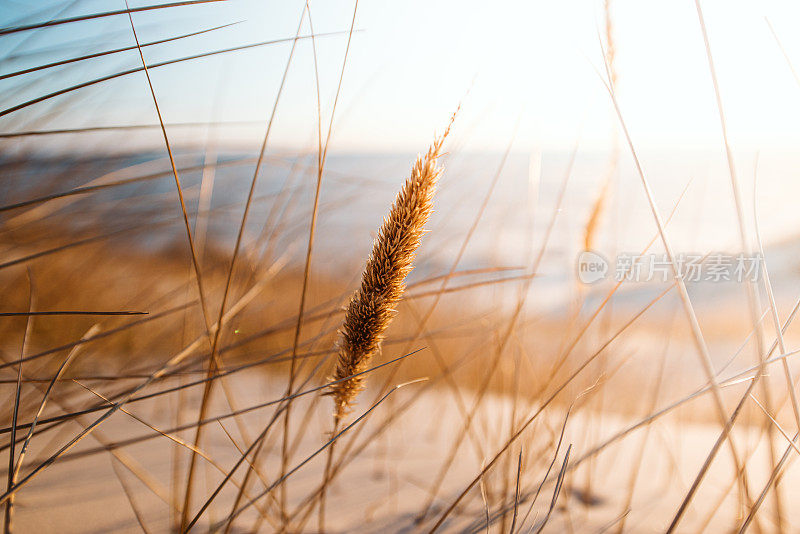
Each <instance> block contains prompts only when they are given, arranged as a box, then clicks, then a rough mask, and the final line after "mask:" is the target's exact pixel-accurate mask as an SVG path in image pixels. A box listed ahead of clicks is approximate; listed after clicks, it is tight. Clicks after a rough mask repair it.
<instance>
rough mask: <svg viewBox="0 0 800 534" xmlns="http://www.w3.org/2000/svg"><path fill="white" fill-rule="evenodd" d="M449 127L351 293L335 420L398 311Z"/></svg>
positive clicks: (416, 171) (400, 198)
mask: <svg viewBox="0 0 800 534" xmlns="http://www.w3.org/2000/svg"><path fill="white" fill-rule="evenodd" d="M451 124H452V122H451ZM449 130H450V128H449V126H448V128H447V130H446V131H445V133H444V134H443V135H442V136H441V137H439V138H437V139H436V140H435V141H434V143H433V144H432V145H431V147H430V148H429V149H428V152H427V153H426V154H425V155H424V156H417V160H416V162H415V163H414V167H413V168H412V170H411V176H410V177H409V178H408V179H407V180H406V182H405V183H404V184H403V187H402V188H401V189H400V192H399V193H398V195H397V198H396V199H395V201H394V203H393V204H392V208H391V210H390V212H389V215H387V216H386V218H385V219H384V220H383V225H382V226H381V229H380V232H379V233H378V237H377V238H376V239H375V242H374V244H373V246H372V253H371V254H370V256H369V258H368V259H367V264H366V266H365V267H364V272H363V274H362V276H361V285H360V287H359V288H358V289H357V290H356V292H355V293H354V294H353V296H352V297H351V298H350V303H349V304H348V306H347V311H346V313H345V318H344V322H343V324H342V327H341V328H340V330H339V340H338V343H337V351H338V360H337V364H336V369H335V371H334V373H333V376H332V378H331V380H332V381H335V380H341V382H337V383H336V384H333V385H332V386H331V388H330V390H329V391H328V394H329V395H332V396H333V400H334V405H335V412H334V416H335V417H336V419H337V420H341V418H343V417H344V416H345V415H347V413H349V411H350V410H351V407H352V404H353V402H354V401H355V398H356V396H357V395H358V393H359V392H360V391H361V390H362V389H364V375H359V376H355V377H353V376H352V375H354V374H356V373H360V372H362V371H364V370H365V369H366V368H367V366H368V365H369V363H370V361H371V359H372V356H373V355H374V353H375V352H376V351H377V350H379V347H380V343H381V341H382V340H383V335H384V332H385V331H386V328H387V327H388V326H389V323H390V322H391V320H392V318H393V317H394V315H395V313H396V312H395V305H396V304H397V302H398V301H399V300H400V298H401V297H402V295H403V291H404V290H405V278H406V276H407V275H408V273H409V272H410V271H411V269H412V268H413V261H414V257H415V252H416V250H417V247H418V246H419V244H420V242H421V240H422V236H423V235H424V234H425V224H426V223H427V221H428V218H429V217H430V215H431V212H432V211H433V195H434V193H435V192H436V183H437V180H438V178H439V175H440V174H441V172H442V169H441V168H440V167H438V166H437V160H438V158H439V156H440V155H441V149H442V143H443V142H444V139H445V137H446V136H447V133H448V132H449ZM348 377H350V378H348Z"/></svg>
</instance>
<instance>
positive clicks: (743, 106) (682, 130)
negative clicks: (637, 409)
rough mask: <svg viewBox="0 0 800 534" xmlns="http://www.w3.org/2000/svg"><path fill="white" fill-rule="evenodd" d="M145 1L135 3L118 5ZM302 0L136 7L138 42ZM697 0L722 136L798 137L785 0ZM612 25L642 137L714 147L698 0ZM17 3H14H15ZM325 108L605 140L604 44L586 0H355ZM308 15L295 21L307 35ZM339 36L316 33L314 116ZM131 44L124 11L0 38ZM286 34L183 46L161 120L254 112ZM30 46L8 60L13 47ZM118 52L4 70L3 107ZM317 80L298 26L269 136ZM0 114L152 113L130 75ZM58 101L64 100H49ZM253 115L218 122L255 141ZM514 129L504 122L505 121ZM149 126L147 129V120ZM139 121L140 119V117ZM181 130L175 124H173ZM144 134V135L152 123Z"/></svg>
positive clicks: (121, 64) (248, 34) (267, 92)
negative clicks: (726, 131) (725, 129)
mask: <svg viewBox="0 0 800 534" xmlns="http://www.w3.org/2000/svg"><path fill="white" fill-rule="evenodd" d="M148 3H152V0H151V1H150V2H131V6H136V5H147V4H148ZM303 5H304V4H303V2H298V1H281V2H278V1H262V0H259V1H255V0H230V1H227V2H221V3H217V4H210V5H200V6H189V7H182V8H173V9H167V10H159V11H150V12H143V13H137V14H135V15H134V21H135V23H136V26H137V30H138V33H139V38H140V41H141V42H147V41H152V40H157V39H163V38H166V37H170V36H174V35H179V34H183V33H189V32H193V31H198V30H200V29H205V28H209V27H212V26H217V25H220V24H226V23H231V22H238V21H241V22H240V23H239V24H236V25H235V26H232V27H229V28H226V29H223V30H219V31H215V32H212V33H207V34H204V35H201V36H195V37H192V38H188V39H185V40H182V41H178V42H173V43H168V44H164V45H159V46H153V47H148V48H146V49H145V57H146V59H147V61H148V63H153V62H157V61H162V60H167V59H171V58H175V57H181V56H184V55H188V54H192V53H198V52H204V51H209V50H214V49H220V48H225V47H229V46H236V45H240V44H248V43H252V42H258V41H264V40H270V39H279V38H285V37H292V36H293V35H294V32H295V29H296V27H297V24H298V20H299V17H300V14H301V12H302V9H303ZM310 5H311V14H312V20H313V24H314V31H315V32H317V33H323V32H331V31H345V30H347V29H348V28H349V25H350V19H351V17H352V13H353V5H354V4H353V1H352V0H346V1H345V0H325V1H324V2H323V1H319V0H318V1H316V2H314V1H312V2H311V4H310ZM701 5H702V6H703V9H704V12H705V17H706V22H707V25H708V30H709V36H710V40H711V46H712V50H713V52H714V57H715V60H716V63H717V69H718V74H719V81H720V86H721V92H722V96H723V102H724V105H725V109H726V112H727V114H728V120H729V127H730V131H731V139H732V141H733V143H734V144H735V146H737V147H743V148H747V149H759V148H772V147H790V146H794V145H796V144H797V142H798V141H800V87H799V86H798V84H797V82H796V80H795V79H794V78H793V76H792V73H791V70H790V68H789V66H788V65H787V61H786V59H785V58H784V57H783V55H782V53H781V51H780V49H779V47H778V45H777V44H776V41H775V39H774V37H773V36H772V34H771V32H770V30H769V27H768V25H767V22H766V19H765V17H768V19H769V20H770V21H771V23H772V24H773V26H774V28H775V31H776V33H777V34H778V36H779V37H780V39H781V41H782V43H783V45H784V47H785V49H786V52H787V54H788V56H789V57H790V58H792V59H793V60H794V61H796V62H798V63H800V35H798V34H797V32H796V31H795V29H796V28H797V26H798V23H800V7H798V4H797V3H796V2H790V1H783V0H782V1H767V2H752V1H751V2H745V1H739V0H732V1H723V0H708V1H704V2H702V4H701ZM122 8H124V2H122V1H119V2H117V1H113V2H110V1H102V2H100V1H78V2H63V1H62V2H49V3H48V2H43V3H41V4H37V7H36V8H31V7H30V5H29V4H28V3H27V2H22V1H7V2H5V3H4V8H3V10H2V11H0V18H2V21H0V23H1V24H2V25H3V26H9V25H14V24H17V23H19V22H35V21H41V20H48V19H50V18H63V17H67V16H75V15H80V14H83V13H90V12H96V11H108V10H114V9H122ZM612 17H613V19H612V20H613V22H614V39H615V43H616V49H617V56H616V57H617V59H616V67H617V70H618V72H619V88H618V90H619V99H620V104H621V106H622V111H623V113H624V114H625V117H626V120H627V122H628V125H629V127H630V129H631V132H632V134H633V135H634V137H635V138H636V140H637V142H638V143H639V144H641V145H643V146H653V147H661V148H664V147H666V148H669V147H685V146H689V147H694V146H715V145H719V143H720V130H719V118H718V115H717V110H716V103H715V100H714V93H713V87H712V85H711V79H710V77H709V73H708V72H709V71H708V65H707V61H706V56H705V50H704V47H703V41H702V35H701V33H700V27H699V24H698V19H697V13H696V11H695V6H694V2H692V1H689V0H680V1H677V2H663V1H655V0H615V1H614V2H613V3H612ZM21 19H24V20H21ZM355 26H356V28H357V29H359V30H360V31H359V32H358V33H357V34H355V35H354V36H353V40H352V45H351V52H350V57H349V60H348V64H347V67H346V70H345V78H344V83H343V89H342V94H341V99H340V103H339V107H338V109H337V114H336V121H335V125H334V135H333V139H334V141H333V145H332V148H333V149H338V150H357V151H361V150H366V151H392V150H415V151H416V150H418V149H419V147H424V146H425V144H426V143H427V142H428V140H429V139H430V138H431V135H432V134H433V132H434V131H435V130H440V129H441V128H442V126H443V125H444V124H445V123H446V120H447V117H448V116H449V114H450V113H451V112H452V111H453V109H454V108H455V107H456V105H457V104H458V103H459V102H463V105H464V111H463V113H462V117H461V118H460V125H459V131H460V136H461V139H462V142H463V143H464V144H465V145H466V146H468V147H469V148H472V149H485V150H498V149H502V148H503V147H504V146H505V145H506V144H507V143H508V142H509V140H510V139H511V138H512V136H514V135H516V141H515V146H516V147H517V148H519V149H523V150H527V149H530V148H531V147H539V148H544V149H549V148H560V149H568V148H570V147H571V146H572V145H573V144H574V143H575V142H576V140H577V139H578V138H580V140H581V143H582V145H584V146H597V147H600V148H602V147H604V146H607V144H608V142H609V137H610V135H611V132H613V125H614V117H613V115H612V110H611V106H610V101H609V98H608V95H607V94H606V93H605V90H604V89H603V86H602V84H601V82H600V79H599V77H598V74H597V71H598V69H601V68H602V67H601V65H602V56H601V51H600V45H599V42H598V32H599V33H603V31H604V30H603V28H604V12H603V4H602V1H599V0H593V1H592V0H563V1H558V2H556V1H534V2H512V1H504V0H499V1H497V2H492V3H489V2H485V1H473V0H465V1H459V2H456V1H442V0H432V1H425V2H424V1H420V0H408V1H404V2H398V1H389V0H361V1H360V2H359V5H358V11H357V14H356V24H355ZM309 32H310V30H309V26H308V20H307V19H306V20H305V21H304V23H303V30H302V32H301V33H302V34H308V33H309ZM346 40H347V36H346V35H339V36H331V37H322V38H319V39H318V40H317V48H318V50H317V53H318V66H319V74H320V87H321V102H322V108H323V114H324V115H325V118H324V119H323V123H324V124H326V125H327V123H328V117H329V114H330V109H331V103H332V101H333V96H334V93H335V89H336V84H337V82H338V78H339V71H340V69H341V65H342V57H343V53H344V48H345V44H346ZM132 43H133V40H132V35H131V32H130V27H129V22H128V19H127V17H126V16H116V17H109V18H104V19H99V20H94V21H87V22H81V23H76V24H70V25H64V26H59V27H56V28H51V29H47V30H44V31H39V32H22V33H19V34H14V35H10V36H4V37H1V38H0V54H2V56H3V57H4V58H6V59H4V60H3V62H2V68H0V71H2V73H7V72H11V71H14V70H17V69H20V68H25V67H29V66H32V65H36V64H38V63H43V62H48V61H53V60H58V59H63V58H68V57H72V56H75V55H81V54H85V53H91V52H95V51H99V50H105V49H109V48H115V47H121V46H129V45H131V44H132ZM289 48H290V44H280V45H274V46H269V47H263V48H259V49H252V50H248V51H243V52H237V53H235V54H226V55H223V56H217V57H215V58H208V59H203V60H197V61H191V62H187V63H183V64H179V65H174V66H169V67H165V68H162V69H156V70H154V71H153V73H152V75H153V81H154V84H155V88H156V91H157V94H158V97H159V101H160V103H161V107H162V110H163V112H164V116H165V119H166V121H167V122H195V121H200V122H202V121H207V120H212V119H216V120H223V121H254V122H256V123H262V124H263V121H264V120H265V119H266V117H267V116H268V115H269V110H270V109H271V107H272V104H273V102H274V98H275V94H276V91H277V87H278V83H279V81H280V75H281V73H282V71H283V68H284V65H285V62H286V58H287V55H288V52H289ZM37 51H38V52H41V53H36V54H33V55H26V56H24V57H21V58H17V59H8V58H9V57H10V56H11V55H19V54H21V53H31V52H37ZM138 62H139V58H138V54H137V53H136V52H135V51H133V52H126V53H123V54H118V55H115V56H110V57H106V58H103V59H100V60H96V61H92V62H82V63H79V64H74V65H70V66H65V67H59V68H57V69H51V70H49V71H46V72H41V73H35V74H31V75H26V76H21V77H17V78H13V79H9V80H2V81H0V90H1V91H2V94H3V104H2V105H3V107H4V108H7V107H9V106H11V105H14V104H16V103H18V102H21V101H24V100H27V99H29V98H33V97H35V96H38V95H40V94H43V93H47V92H49V91H53V90H56V89H59V88H62V87H67V86H69V85H71V84H74V83H80V82H82V81H85V80H88V79H91V78H93V77H97V76H102V75H105V74H109V73H111V72H115V71H117V70H124V69H126V68H130V67H135V66H137V65H138ZM315 87H316V84H315V76H314V61H313V54H312V48H311V41H310V40H306V41H303V42H301V43H300V44H299V45H298V48H297V52H296V56H295V59H294V62H293V65H292V68H291V70H290V75H289V78H288V80H287V86H286V90H285V94H284V97H283V99H282V102H281V105H280V108H279V113H278V122H277V123H276V126H275V137H274V140H275V144H276V146H278V145H280V146H291V147H308V146H313V143H314V139H315V137H314V136H315V135H316V128H317V124H316V89H315ZM78 96H79V97H80V98H77V99H72V98H67V97H59V98H57V99H53V100H52V101H49V102H48V103H43V104H37V105H35V106H31V107H30V108H26V109H25V110H23V111H20V112H17V113H14V114H10V115H7V116H5V117H0V123H2V124H0V130H2V131H14V130H16V129H26V128H51V127H79V126H92V125H108V124H130V123H152V122H154V121H155V120H156V117H155V113H154V111H153V106H152V101H151V100H150V95H149V92H148V90H147V86H146V83H145V79H144V76H143V74H141V73H139V74H136V75H132V76H127V77H125V78H121V79H117V80H114V81H111V82H107V83H104V84H101V85H98V86H95V87H94V88H92V89H85V90H82V91H81V92H80V93H79V95H78ZM53 109H56V110H58V111H59V113H58V115H57V116H52V115H51V112H52V111H53ZM262 131H263V126H255V125H254V126H252V127H238V128H229V129H226V130H225V133H224V135H225V138H226V140H228V141H230V142H231V143H236V142H242V143H252V142H253V141H254V140H257V139H258V138H259V136H260V135H261V132H262ZM515 132H516V134H515ZM143 135H145V134H143ZM147 135H149V134H147ZM175 135H176V136H177V137H180V138H181V140H184V141H192V139H191V136H192V135H196V134H188V133H186V132H177V131H176V133H175ZM156 140H157V139H156Z"/></svg>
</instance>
